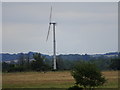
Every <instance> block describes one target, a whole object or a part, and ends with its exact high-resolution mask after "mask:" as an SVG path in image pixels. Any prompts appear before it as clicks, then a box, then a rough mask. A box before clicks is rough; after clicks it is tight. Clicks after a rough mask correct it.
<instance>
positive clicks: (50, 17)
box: [49, 6, 52, 22]
mask: <svg viewBox="0 0 120 90" xmlns="http://www.w3.org/2000/svg"><path fill="white" fill-rule="evenodd" d="M51 19H52V6H51V9H50V17H49V22H51Z"/></svg>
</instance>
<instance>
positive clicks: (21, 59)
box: [18, 53, 25, 66]
mask: <svg viewBox="0 0 120 90" xmlns="http://www.w3.org/2000/svg"><path fill="white" fill-rule="evenodd" d="M18 63H19V65H20V66H23V65H24V64H25V59H24V54H23V53H20V55H19V58H18Z"/></svg>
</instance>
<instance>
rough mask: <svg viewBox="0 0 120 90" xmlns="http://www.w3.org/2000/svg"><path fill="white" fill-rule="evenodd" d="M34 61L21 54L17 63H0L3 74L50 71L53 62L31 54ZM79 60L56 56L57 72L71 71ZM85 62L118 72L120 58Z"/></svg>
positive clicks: (40, 55) (36, 54)
mask: <svg viewBox="0 0 120 90" xmlns="http://www.w3.org/2000/svg"><path fill="white" fill-rule="evenodd" d="M33 58H34V60H32V61H31V59H30V57H29V55H28V54H21V55H20V56H19V59H18V62H17V63H14V62H11V63H6V62H2V71H3V72H23V71H44V72H46V71H51V70H52V68H53V61H52V60H48V59H46V57H45V56H43V55H42V54H41V53H35V54H33ZM79 61H81V60H75V61H74V60H72V61H71V60H64V59H63V58H61V57H60V56H57V70H71V69H73V66H74V65H75V64H76V63H78V62H79ZM86 62H90V63H94V64H96V66H97V67H98V68H99V69H100V70H120V57H116V58H111V59H105V58H97V59H91V60H88V61H86Z"/></svg>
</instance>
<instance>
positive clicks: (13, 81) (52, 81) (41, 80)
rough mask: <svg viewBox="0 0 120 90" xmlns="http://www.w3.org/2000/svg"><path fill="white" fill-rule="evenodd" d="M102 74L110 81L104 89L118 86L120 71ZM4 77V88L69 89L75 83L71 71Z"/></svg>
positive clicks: (4, 75) (5, 74)
mask: <svg viewBox="0 0 120 90" xmlns="http://www.w3.org/2000/svg"><path fill="white" fill-rule="evenodd" d="M102 73H103V75H104V76H105V77H106V79H108V81H107V83H106V84H105V86H103V87H108V88H109V87H110V88H112V87H113V88H116V87H117V86H118V71H104V72H102ZM2 76H3V77H2V79H3V81H2V83H3V88H68V87H70V86H73V85H74V83H75V80H74V78H73V77H72V76H71V74H70V72H69V71H58V72H46V73H43V72H18V73H3V74H2Z"/></svg>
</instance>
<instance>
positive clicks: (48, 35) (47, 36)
mask: <svg viewBox="0 0 120 90" xmlns="http://www.w3.org/2000/svg"><path fill="white" fill-rule="evenodd" d="M51 19H52V6H51V8H50V17H49V27H48V34H47V38H46V41H47V40H48V37H49V33H50V25H51V24H50V23H51Z"/></svg>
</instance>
